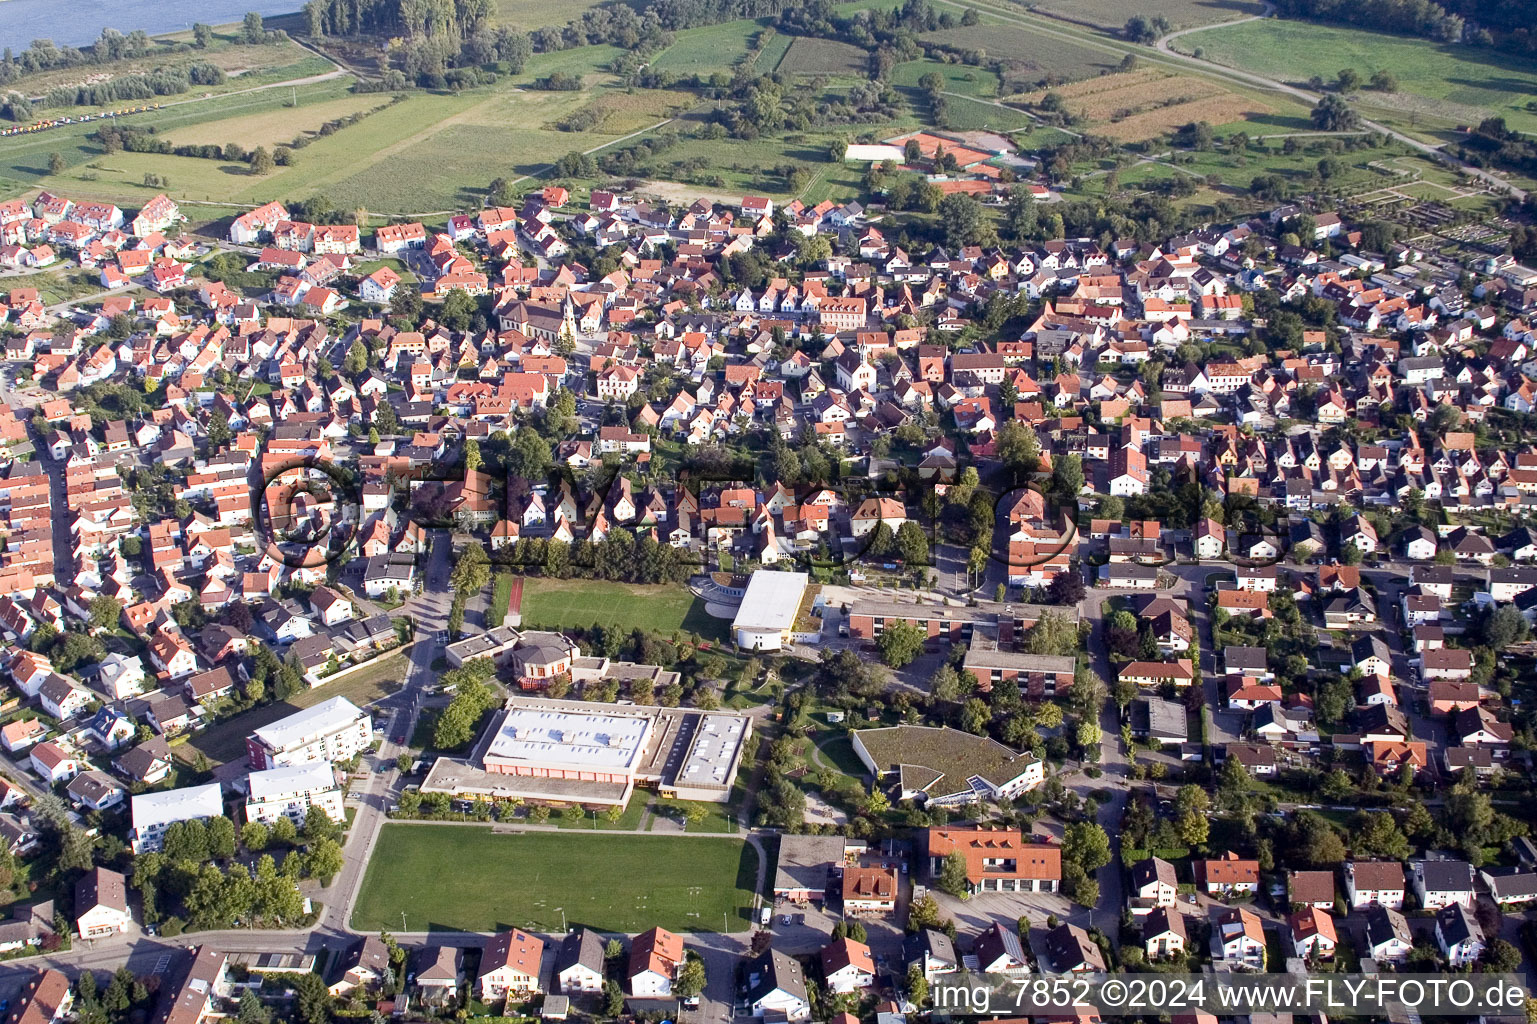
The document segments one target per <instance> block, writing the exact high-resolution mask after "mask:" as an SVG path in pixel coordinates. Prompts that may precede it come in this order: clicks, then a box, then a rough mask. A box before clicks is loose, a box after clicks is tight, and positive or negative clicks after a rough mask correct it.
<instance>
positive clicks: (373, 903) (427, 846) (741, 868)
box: [352, 823, 758, 932]
mask: <svg viewBox="0 0 1537 1024" xmlns="http://www.w3.org/2000/svg"><path fill="white" fill-rule="evenodd" d="M447 864H454V865H456V866H457V869H456V871H455V875H454V884H453V885H430V884H423V882H424V880H426V879H430V878H433V877H437V876H439V875H441V874H442V872H443V869H444V865H447ZM757 867H758V865H757V855H756V853H754V852H753V851H752V848H751V847H749V846H748V845H747V844H746V843H743V842H741V841H740V840H737V839H726V838H722V839H701V838H690V837H674V836H644V835H625V834H623V833H606V834H597V835H583V834H581V833H578V832H564V833H559V832H514V833H496V832H494V831H492V830H491V829H490V828H474V827H464V826H453V825H406V824H398V823H396V824H389V825H386V826H384V829H383V831H382V832H381V833H380V836H379V841H378V844H377V845H376V846H375V848H374V852H373V856H372V857H371V858H370V860H369V864H368V870H367V872H366V874H365V875H364V877H363V887H362V891H361V892H360V893H359V895H358V901H357V905H356V907H355V909H354V910H353V915H352V926H353V927H354V928H356V929H358V930H359V931H370V932H371V931H376V930H378V929H381V928H388V929H392V930H393V929H395V928H398V927H401V914H402V913H404V914H405V926H404V930H406V931H422V930H430V931H478V932H491V931H501V930H504V929H508V928H527V929H529V930H532V931H540V932H558V931H559V930H560V929H561V927H562V926H563V925H564V926H566V927H575V926H578V925H582V926H586V927H589V928H593V929H596V930H598V931H605V932H638V931H641V930H642V929H645V928H650V927H652V926H658V927H662V928H666V929H668V930H670V931H679V932H681V931H717V930H721V929H723V928H724V929H726V930H729V931H738V930H741V929H743V928H745V927H746V926H747V923H748V921H749V907H750V905H751V902H752V897H753V887H754V880H755V878H756V875H757Z"/></svg>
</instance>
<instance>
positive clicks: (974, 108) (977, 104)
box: [945, 96, 1034, 133]
mask: <svg viewBox="0 0 1537 1024" xmlns="http://www.w3.org/2000/svg"><path fill="white" fill-rule="evenodd" d="M946 102H947V104H948V106H947V113H946V115H945V127H946V128H947V129H949V130H951V131H958V132H973V131H988V132H1002V133H1009V132H1017V131H1020V130H1022V129H1024V128H1026V127H1028V126H1029V125H1031V124H1033V123H1034V121H1033V119H1032V118H1031V117H1030V115H1028V114H1026V113H1025V112H1024V111H1022V110H1014V109H1013V108H1011V107H1006V106H1004V105H1002V104H999V103H989V102H986V101H984V100H970V99H963V98H961V97H959V96H950V97H947V98H946Z"/></svg>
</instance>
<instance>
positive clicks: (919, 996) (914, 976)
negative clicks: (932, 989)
mask: <svg viewBox="0 0 1537 1024" xmlns="http://www.w3.org/2000/svg"><path fill="white" fill-rule="evenodd" d="M907 996H908V998H909V999H911V1000H912V1001H913V1005H914V1006H919V1007H921V1006H922V1005H923V1004H924V1003H926V1002H928V1001H929V979H928V978H926V977H924V974H923V965H922V964H913V965H912V966H911V967H909V968H908V969H907Z"/></svg>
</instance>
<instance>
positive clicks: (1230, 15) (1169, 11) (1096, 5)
mask: <svg viewBox="0 0 1537 1024" xmlns="http://www.w3.org/2000/svg"><path fill="white" fill-rule="evenodd" d="M1031 6H1032V7H1033V8H1035V9H1036V10H1038V11H1040V12H1041V13H1043V14H1050V15H1052V16H1053V17H1058V18H1066V19H1068V20H1070V21H1077V22H1082V23H1083V24H1085V25H1093V26H1095V27H1096V28H1107V29H1119V28H1120V27H1121V26H1123V25H1125V24H1126V19H1127V18H1129V17H1131V16H1132V15H1133V14H1145V15H1147V16H1148V17H1153V16H1155V15H1159V14H1161V15H1163V16H1164V17H1165V18H1168V19H1169V24H1171V25H1173V26H1174V27H1175V28H1192V27H1194V26H1196V25H1210V24H1214V23H1217V22H1223V21H1231V20H1232V19H1234V18H1246V17H1248V16H1249V15H1251V14H1263V13H1264V11H1265V5H1264V3H1262V2H1261V0H1152V2H1150V3H1142V4H1138V5H1137V6H1135V7H1128V6H1127V5H1126V4H1125V3H1124V2H1123V0H1036V2H1035V3H1034V4H1032V5H1031Z"/></svg>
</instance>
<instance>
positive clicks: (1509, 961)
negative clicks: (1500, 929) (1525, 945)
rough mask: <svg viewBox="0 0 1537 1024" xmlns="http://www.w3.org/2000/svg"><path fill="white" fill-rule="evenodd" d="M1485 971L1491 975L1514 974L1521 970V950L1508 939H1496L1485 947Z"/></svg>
mask: <svg viewBox="0 0 1537 1024" xmlns="http://www.w3.org/2000/svg"><path fill="white" fill-rule="evenodd" d="M1482 959H1483V964H1484V970H1485V971H1487V972H1489V973H1490V974H1514V973H1516V972H1517V971H1518V970H1520V969H1521V950H1520V948H1519V947H1517V946H1516V944H1515V943H1513V942H1510V941H1508V940H1506V939H1494V940H1492V941H1491V942H1490V943H1489V945H1487V946H1485V947H1484V955H1483V958H1482Z"/></svg>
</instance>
